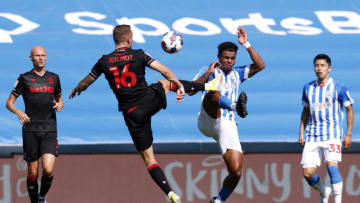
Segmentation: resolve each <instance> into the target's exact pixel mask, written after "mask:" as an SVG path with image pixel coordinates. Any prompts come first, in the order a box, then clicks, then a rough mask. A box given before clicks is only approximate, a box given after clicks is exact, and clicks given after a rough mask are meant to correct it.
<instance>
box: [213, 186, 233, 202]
mask: <svg viewBox="0 0 360 203" xmlns="http://www.w3.org/2000/svg"><path fill="white" fill-rule="evenodd" d="M232 192H233V190H231V189H229V188H228V187H226V186H225V185H223V187H222V188H221V190H220V192H219V194H218V196H217V197H216V199H218V200H221V201H225V200H226V199H227V198H228V197H229V196H230V195H231V193H232Z"/></svg>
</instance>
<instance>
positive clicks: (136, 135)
mask: <svg viewBox="0 0 360 203" xmlns="http://www.w3.org/2000/svg"><path fill="white" fill-rule="evenodd" d="M123 115H124V120H125V123H126V126H127V127H128V130H129V132H130V135H131V138H132V140H133V142H134V145H135V147H136V149H137V150H138V151H143V150H146V149H147V148H149V147H150V146H151V145H152V143H153V136H152V129H151V115H150V114H149V113H146V111H145V110H143V109H142V107H141V106H140V107H138V108H136V109H135V110H133V111H131V112H130V113H123Z"/></svg>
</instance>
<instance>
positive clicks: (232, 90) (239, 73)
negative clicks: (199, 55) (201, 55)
mask: <svg viewBox="0 0 360 203" xmlns="http://www.w3.org/2000/svg"><path fill="white" fill-rule="evenodd" d="M249 70H250V65H244V66H238V67H233V68H232V70H231V71H230V72H228V73H224V72H223V71H222V70H221V69H220V68H215V72H214V73H213V74H211V75H210V76H209V77H208V79H207V81H206V82H208V81H210V80H212V79H214V78H215V77H216V76H218V75H220V74H223V75H224V81H223V82H224V88H223V89H222V90H221V91H220V94H221V95H223V96H226V97H227V98H229V99H230V100H231V101H233V102H235V101H236V100H237V99H238V97H239V89H240V84H241V83H242V82H244V81H245V80H246V79H248V76H249ZM206 71H207V69H204V68H203V69H201V70H200V71H199V73H198V74H196V76H195V78H194V80H196V79H198V78H200V77H201V76H202V75H203V74H204V73H205V72H206ZM206 93H207V91H205V92H203V97H202V99H204V95H205V94H206ZM221 115H222V117H223V118H226V119H228V120H231V121H235V113H234V112H233V111H231V110H228V109H221Z"/></svg>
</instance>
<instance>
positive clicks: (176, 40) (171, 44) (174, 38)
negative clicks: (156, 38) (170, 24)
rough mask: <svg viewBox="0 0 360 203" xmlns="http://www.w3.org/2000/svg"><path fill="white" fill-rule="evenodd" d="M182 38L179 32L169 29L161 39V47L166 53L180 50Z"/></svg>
mask: <svg viewBox="0 0 360 203" xmlns="http://www.w3.org/2000/svg"><path fill="white" fill-rule="evenodd" d="M182 46H183V39H182V36H181V35H180V33H179V32H176V31H169V32H167V33H165V34H164V35H163V37H162V39H161V47H162V48H163V50H164V51H165V52H167V53H170V54H174V53H177V52H179V51H180V50H181V48H182Z"/></svg>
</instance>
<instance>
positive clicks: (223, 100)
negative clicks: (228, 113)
mask: <svg viewBox="0 0 360 203" xmlns="http://www.w3.org/2000/svg"><path fill="white" fill-rule="evenodd" d="M232 103H233V102H232V101H231V100H230V99H228V98H227V97H225V96H221V97H220V98H219V106H220V108H222V109H230V106H231V104H232Z"/></svg>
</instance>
